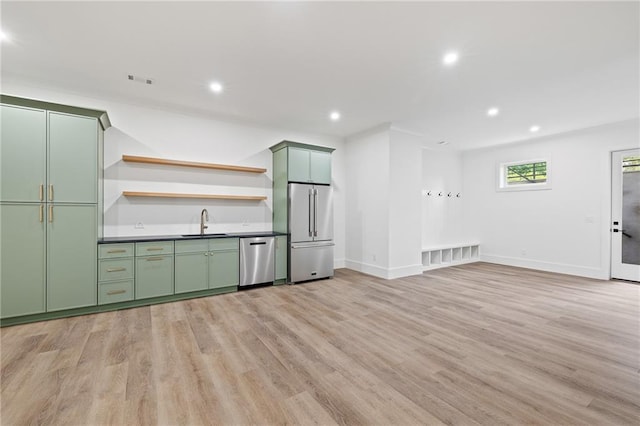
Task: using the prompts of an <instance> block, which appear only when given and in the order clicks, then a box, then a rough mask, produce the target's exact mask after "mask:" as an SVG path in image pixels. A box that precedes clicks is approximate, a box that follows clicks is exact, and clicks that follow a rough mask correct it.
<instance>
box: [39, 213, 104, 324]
mask: <svg viewBox="0 0 640 426" xmlns="http://www.w3.org/2000/svg"><path fill="white" fill-rule="evenodd" d="M96 217H97V206H96V205H91V204H88V205H68V204H49V208H48V209H47V311H49V312H51V311H58V310H61V309H72V308H80V307H84V306H91V305H95V304H96V303H97V296H96V270H97V269H96V263H97V262H96V255H95V250H96V240H97V238H98V236H97V223H96Z"/></svg>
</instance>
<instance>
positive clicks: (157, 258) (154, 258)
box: [147, 257, 164, 262]
mask: <svg viewBox="0 0 640 426" xmlns="http://www.w3.org/2000/svg"><path fill="white" fill-rule="evenodd" d="M162 259H164V257H147V262H157V261H158V260H162Z"/></svg>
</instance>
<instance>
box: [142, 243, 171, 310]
mask: <svg viewBox="0 0 640 426" xmlns="http://www.w3.org/2000/svg"><path fill="white" fill-rule="evenodd" d="M173 271H174V269H173V254H165V255H159V256H142V257H136V279H135V296H136V299H146V298H149V297H158V296H167V295H169V294H173Z"/></svg>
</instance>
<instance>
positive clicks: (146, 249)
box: [136, 241, 173, 256]
mask: <svg viewBox="0 0 640 426" xmlns="http://www.w3.org/2000/svg"><path fill="white" fill-rule="evenodd" d="M168 253H173V241H157V242H148V243H136V256H157V255H159V254H168Z"/></svg>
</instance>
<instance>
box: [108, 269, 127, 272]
mask: <svg viewBox="0 0 640 426" xmlns="http://www.w3.org/2000/svg"><path fill="white" fill-rule="evenodd" d="M126 270H127V268H107V272H124V271H126Z"/></svg>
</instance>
